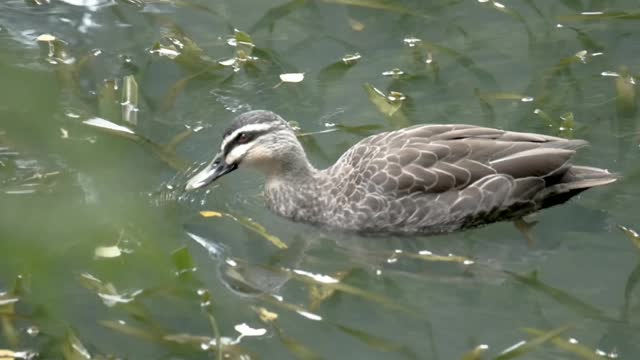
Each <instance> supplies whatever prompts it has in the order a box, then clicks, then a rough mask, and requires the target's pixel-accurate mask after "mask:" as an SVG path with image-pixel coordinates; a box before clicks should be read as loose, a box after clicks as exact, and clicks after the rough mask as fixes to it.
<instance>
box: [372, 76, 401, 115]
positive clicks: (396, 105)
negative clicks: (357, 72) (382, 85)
mask: <svg viewBox="0 0 640 360" xmlns="http://www.w3.org/2000/svg"><path fill="white" fill-rule="evenodd" d="M364 89H365V90H366V92H367V96H369V100H370V101H371V102H372V103H373V104H374V105H375V106H376V108H377V109H378V111H380V112H381V113H383V114H385V115H387V116H393V114H395V113H396V111H398V110H400V107H401V106H402V103H401V102H393V103H392V102H391V101H389V99H387V96H386V95H385V94H384V93H383V92H382V91H380V90H378V89H376V88H374V87H373V86H371V84H364Z"/></svg>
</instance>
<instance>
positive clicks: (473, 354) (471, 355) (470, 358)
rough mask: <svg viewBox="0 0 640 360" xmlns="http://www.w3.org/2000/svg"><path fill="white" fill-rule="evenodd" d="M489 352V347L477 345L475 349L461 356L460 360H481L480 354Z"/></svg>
mask: <svg viewBox="0 0 640 360" xmlns="http://www.w3.org/2000/svg"><path fill="white" fill-rule="evenodd" d="M487 350H489V345H485V344H482V345H478V346H476V348H475V349H473V350H471V351H469V352H468V353H466V354H464V355H463V356H462V359H461V360H482V354H484V353H485V352H486V351H487Z"/></svg>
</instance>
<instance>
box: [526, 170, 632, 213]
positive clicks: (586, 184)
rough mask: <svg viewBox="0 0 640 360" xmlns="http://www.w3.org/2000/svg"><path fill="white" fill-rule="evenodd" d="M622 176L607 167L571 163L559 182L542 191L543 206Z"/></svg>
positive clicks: (611, 181) (566, 198)
mask: <svg viewBox="0 0 640 360" xmlns="http://www.w3.org/2000/svg"><path fill="white" fill-rule="evenodd" d="M619 178H620V176H619V175H618V174H616V173H610V172H609V171H607V170H605V169H599V168H595V167H589V166H578V165H570V167H569V169H567V171H566V172H565V173H564V174H563V175H562V177H560V179H558V180H559V181H557V183H555V184H553V185H551V186H549V187H547V188H546V189H545V190H544V191H541V192H540V193H539V194H538V196H539V199H540V200H541V203H542V207H543V208H546V207H550V206H554V205H558V204H562V203H563V202H565V201H567V200H569V199H570V198H571V197H573V196H575V195H577V194H579V193H581V192H582V191H585V190H587V189H590V188H593V187H597V186H602V185H607V184H611V183H613V182H615V181H617V180H618V179H619Z"/></svg>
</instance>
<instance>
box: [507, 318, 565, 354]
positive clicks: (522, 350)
mask: <svg viewBox="0 0 640 360" xmlns="http://www.w3.org/2000/svg"><path fill="white" fill-rule="evenodd" d="M568 329H569V326H563V327H560V328H557V329H554V330H551V331H549V332H543V333H541V334H540V335H538V336H537V337H535V338H533V339H531V340H529V341H521V342H519V343H517V344H515V345H513V346H511V347H510V348H508V349H506V350H504V351H503V352H501V353H500V355H498V356H496V357H495V360H508V359H514V358H516V357H519V356H522V355H525V354H528V353H530V352H531V351H533V350H535V349H537V348H538V347H540V345H542V344H544V343H546V342H547V341H549V340H551V339H553V338H555V337H556V336H558V335H560V334H561V333H563V332H565V331H567V330H568Z"/></svg>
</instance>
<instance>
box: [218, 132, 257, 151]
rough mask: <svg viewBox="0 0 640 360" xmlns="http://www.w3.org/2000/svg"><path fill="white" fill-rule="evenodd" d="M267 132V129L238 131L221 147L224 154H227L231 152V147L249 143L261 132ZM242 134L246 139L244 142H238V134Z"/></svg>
mask: <svg viewBox="0 0 640 360" xmlns="http://www.w3.org/2000/svg"><path fill="white" fill-rule="evenodd" d="M267 132H268V130H263V131H247V132H240V133H238V134H237V135H236V136H235V137H234V138H233V139H232V140H231V141H229V142H228V143H227V145H226V147H225V148H224V149H223V154H224V156H227V154H229V153H230V152H231V150H233V148H235V147H236V146H237V145H243V144H247V143H250V142H251V141H253V140H255V139H256V138H257V137H259V136H260V135H263V134H265V133H267ZM242 134H244V135H245V136H246V137H247V140H246V141H245V142H243V143H240V142H239V140H240V136H242Z"/></svg>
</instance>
